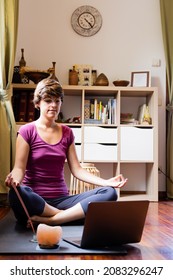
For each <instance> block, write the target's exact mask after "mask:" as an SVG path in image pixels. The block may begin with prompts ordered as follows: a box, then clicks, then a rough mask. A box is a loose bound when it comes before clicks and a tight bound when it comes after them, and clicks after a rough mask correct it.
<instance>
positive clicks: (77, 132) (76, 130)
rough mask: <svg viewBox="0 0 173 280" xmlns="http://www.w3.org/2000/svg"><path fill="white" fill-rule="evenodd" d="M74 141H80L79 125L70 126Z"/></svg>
mask: <svg viewBox="0 0 173 280" xmlns="http://www.w3.org/2000/svg"><path fill="white" fill-rule="evenodd" d="M71 129H72V130H73V134H74V136H75V143H81V127H72V128H71Z"/></svg>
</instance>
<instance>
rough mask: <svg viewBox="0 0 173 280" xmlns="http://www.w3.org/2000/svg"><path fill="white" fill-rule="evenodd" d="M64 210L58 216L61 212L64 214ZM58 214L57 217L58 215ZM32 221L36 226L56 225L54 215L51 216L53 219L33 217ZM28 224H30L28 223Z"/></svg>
mask: <svg viewBox="0 0 173 280" xmlns="http://www.w3.org/2000/svg"><path fill="white" fill-rule="evenodd" d="M62 211H64V210H59V211H58V213H57V214H59V213H60V212H62ZM57 214H56V215H57ZM31 221H32V222H33V223H34V224H37V225H38V224H40V223H42V224H47V225H55V222H54V215H53V216H51V217H45V216H36V215H34V216H32V217H31ZM28 223H29V224H30V222H29V221H28Z"/></svg>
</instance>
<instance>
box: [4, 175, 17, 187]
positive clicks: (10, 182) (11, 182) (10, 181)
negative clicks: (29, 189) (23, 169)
mask: <svg viewBox="0 0 173 280" xmlns="http://www.w3.org/2000/svg"><path fill="white" fill-rule="evenodd" d="M5 185H6V186H7V187H9V188H11V187H13V188H14V187H18V186H19V182H18V181H17V180H15V179H14V178H13V176H12V173H9V174H8V175H7V177H6V179H5Z"/></svg>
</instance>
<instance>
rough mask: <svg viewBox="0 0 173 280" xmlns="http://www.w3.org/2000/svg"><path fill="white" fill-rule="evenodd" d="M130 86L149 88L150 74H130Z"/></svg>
mask: <svg viewBox="0 0 173 280" xmlns="http://www.w3.org/2000/svg"><path fill="white" fill-rule="evenodd" d="M131 86H132V87H149V86H150V72H149V71H141V72H132V73H131Z"/></svg>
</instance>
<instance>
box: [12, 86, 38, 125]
mask: <svg viewBox="0 0 173 280" xmlns="http://www.w3.org/2000/svg"><path fill="white" fill-rule="evenodd" d="M33 95H34V93H33V92H32V91H28V90H26V91H14V93H13V98H12V106H13V112H14V117H15V120H16V122H31V121H34V120H35V118H36V109H35V107H34V104H33Z"/></svg>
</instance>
